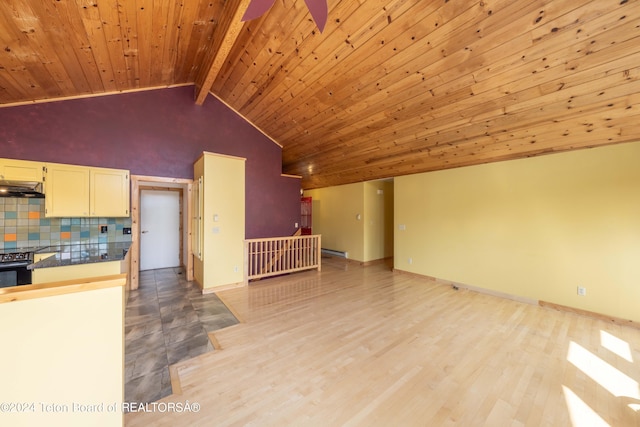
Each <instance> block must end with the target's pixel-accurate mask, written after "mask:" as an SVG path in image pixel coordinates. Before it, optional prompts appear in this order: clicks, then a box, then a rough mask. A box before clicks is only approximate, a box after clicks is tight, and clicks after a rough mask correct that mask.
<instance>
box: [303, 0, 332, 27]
mask: <svg viewBox="0 0 640 427" xmlns="http://www.w3.org/2000/svg"><path fill="white" fill-rule="evenodd" d="M304 2H305V3H306V4H307V8H308V9H309V12H311V17H312V18H313V20H314V21H315V22H316V25H317V26H318V29H319V30H320V32H322V31H323V30H324V26H325V24H326V23H327V16H328V14H329V7H328V6H327V0H304Z"/></svg>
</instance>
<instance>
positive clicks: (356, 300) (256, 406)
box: [125, 260, 640, 427]
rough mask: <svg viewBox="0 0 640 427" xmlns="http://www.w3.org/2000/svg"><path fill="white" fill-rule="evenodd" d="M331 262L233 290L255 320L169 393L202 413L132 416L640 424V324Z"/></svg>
mask: <svg viewBox="0 0 640 427" xmlns="http://www.w3.org/2000/svg"><path fill="white" fill-rule="evenodd" d="M323 261H324V262H323V271H322V273H317V272H307V273H299V274H294V275H290V276H286V277H282V278H275V279H269V280H263V281H261V282H256V283H254V284H251V285H250V286H249V287H248V288H240V289H234V290H229V291H224V292H221V293H220V294H219V297H220V298H221V299H223V301H225V303H227V305H229V306H230V307H231V308H232V311H234V312H235V313H236V314H237V315H238V316H239V317H240V318H241V320H242V321H243V323H241V324H239V325H235V326H232V327H229V328H226V329H223V330H220V331H217V332H216V333H215V339H216V340H217V342H218V343H219V345H220V346H221V347H222V350H220V351H216V352H213V353H208V354H205V355H202V356H199V357H197V358H195V359H192V360H189V361H186V362H182V363H180V364H179V365H177V369H176V371H177V372H178V374H179V380H180V386H181V394H174V395H172V396H169V397H167V398H165V399H162V400H161V401H160V402H162V403H166V402H182V403H183V402H186V401H188V402H189V403H194V402H197V403H198V404H199V405H200V406H201V409H200V411H199V412H198V413H171V412H161V411H158V412H154V413H130V414H127V415H126V416H125V423H126V425H127V426H132V427H133V426H149V425H153V426H164V425H166V426H194V425H202V426H235V425H252V426H304V425H306V426H543V425H544V426H587V425H588V426H592V425H607V424H608V425H610V426H616V427H618V426H640V391H639V390H638V381H639V380H640V330H638V329H634V328H630V327H628V326H620V325H616V324H612V323H608V322H605V321H602V320H597V319H593V318H589V317H585V316H580V315H577V314H571V313H564V312H558V311H555V310H552V309H549V308H542V307H539V306H536V305H529V304H524V303H519V302H515V301H511V300H506V299H501V298H497V297H493V296H489V295H483V294H479V293H474V292H471V291H464V290H459V291H456V290H454V289H452V288H450V287H447V286H444V285H439V284H436V283H433V282H431V281H429V280H426V279H424V278H419V277H414V276H412V275H408V274H401V273H393V272H391V271H389V268H388V267H385V266H383V265H375V266H369V267H360V266H356V265H347V264H345V263H344V262H340V261H336V260H329V261H327V260H323ZM600 422H601V424H598V423H600Z"/></svg>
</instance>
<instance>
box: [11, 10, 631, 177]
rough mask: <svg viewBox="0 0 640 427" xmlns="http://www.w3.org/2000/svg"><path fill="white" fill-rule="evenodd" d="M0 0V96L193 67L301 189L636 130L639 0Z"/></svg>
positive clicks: (65, 92) (191, 75)
mask: <svg viewBox="0 0 640 427" xmlns="http://www.w3.org/2000/svg"><path fill="white" fill-rule="evenodd" d="M248 3H249V1H248V0H226V1H224V0H207V1H203V0H2V1H1V2H0V48H1V50H0V104H4V105H3V106H12V105H16V104H21V103H25V102H34V101H35V102H39V101H46V100H54V99H65V98H72V97H79V96H91V95H98V94H105V93H113V92H120V91H130V90H139V89H146V88H155V87H167V86H172V85H182V84H193V85H194V87H195V90H194V102H196V103H202V102H207V101H206V97H207V95H208V93H212V94H213V95H215V96H216V97H218V98H219V99H221V100H222V101H223V102H225V103H226V104H227V105H229V106H230V107H231V108H233V109H234V110H236V111H237V112H238V113H240V114H241V115H242V116H244V117H245V118H246V119H247V120H249V121H250V122H251V123H253V124H254V125H255V126H256V127H257V128H259V129H260V130H261V131H262V132H263V133H265V134H266V135H267V136H269V137H270V138H271V139H273V140H274V141H276V142H277V143H279V144H280V145H282V147H283V165H284V172H285V173H288V174H295V175H301V176H302V177H303V187H304V188H315V187H324V186H330V185H338V184H345V183H351V182H358V181H365V180H372V179H378V178H387V177H392V176H398V175H404V174H409V173H416V172H424V171H433V170H439V169H445V168H451V167H457V166H464V165H472V164H479V163H486V162H492V161H500V160H506V159H515V158H522V157H528V156H535V155H540V154H546V153H552V152H560V151H566V150H572V149H578V148H586V147H594V146H599V145H605V144H614V143H621V142H627V141H634V140H640V124H639V123H640V1H635V0H591V1H587V0H515V1H514V0H480V1H477V0H476V1H474V0H367V1H364V0H359V1H355V0H328V5H329V20H328V22H327V25H326V28H325V29H324V31H323V33H320V32H319V31H318V29H317V28H316V26H315V23H314V22H313V20H312V19H311V16H310V14H309V12H308V10H307V8H306V5H305V3H304V1H303V0H295V1H294V0H277V1H276V2H275V5H274V6H273V7H272V8H271V10H270V11H268V12H267V13H266V14H265V15H264V16H263V17H261V18H259V19H256V20H253V21H250V22H246V23H243V22H241V21H240V17H241V16H242V14H243V12H244V10H245V9H246V7H247V5H248Z"/></svg>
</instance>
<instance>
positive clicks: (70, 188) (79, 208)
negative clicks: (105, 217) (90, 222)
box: [44, 163, 90, 217]
mask: <svg viewBox="0 0 640 427" xmlns="http://www.w3.org/2000/svg"><path fill="white" fill-rule="evenodd" d="M45 177H46V180H45V199H44V200H45V215H46V216H48V217H78V216H80V217H86V216H89V179H90V178H89V169H88V168H86V167H82V166H73V165H63V164H51V163H49V164H47V168H46V173H45Z"/></svg>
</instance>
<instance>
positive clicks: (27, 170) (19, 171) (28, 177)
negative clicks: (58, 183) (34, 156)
mask: <svg viewBox="0 0 640 427" xmlns="http://www.w3.org/2000/svg"><path fill="white" fill-rule="evenodd" d="M43 177H44V163H40V162H31V161H28V160H14V159H0V181H28V182H42V180H43Z"/></svg>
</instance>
